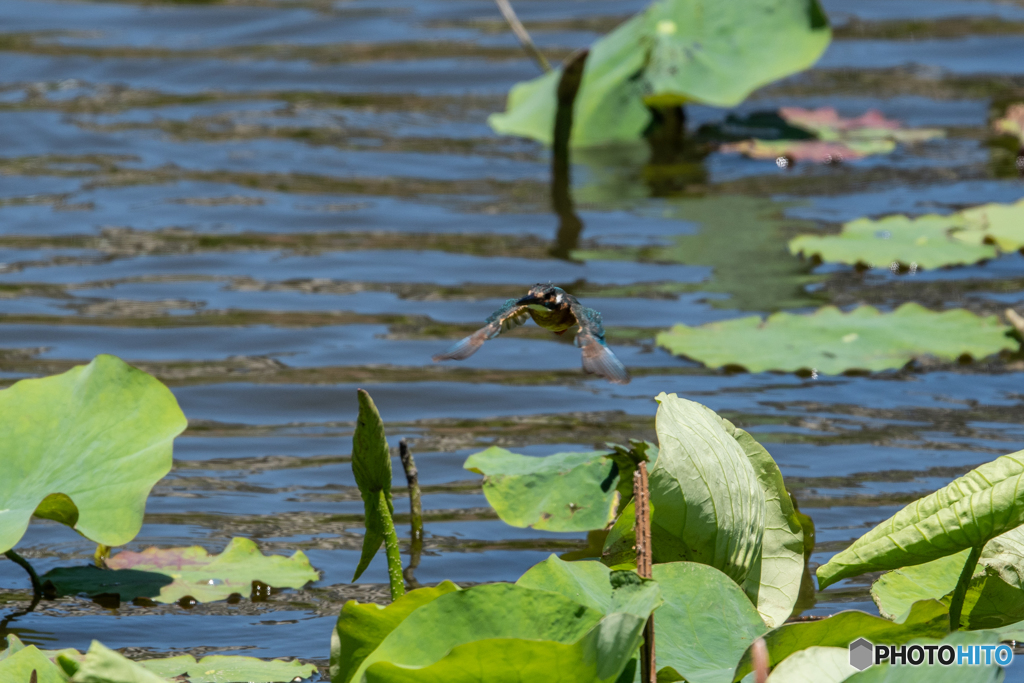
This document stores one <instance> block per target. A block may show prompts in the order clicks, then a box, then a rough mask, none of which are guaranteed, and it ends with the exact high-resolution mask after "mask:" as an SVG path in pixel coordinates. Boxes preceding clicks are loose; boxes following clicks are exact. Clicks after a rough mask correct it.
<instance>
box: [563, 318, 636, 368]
mask: <svg viewBox="0 0 1024 683" xmlns="http://www.w3.org/2000/svg"><path fill="white" fill-rule="evenodd" d="M570 308H571V310H572V314H573V315H574V316H576V322H577V323H579V326H580V331H579V332H577V333H576V346H578V347H580V351H582V352H583V370H584V371H586V372H589V373H591V374H594V375H599V376H601V377H604V378H605V379H607V380H608V381H609V382H612V383H613V384H629V380H630V377H629V372H628V371H627V370H626V366H624V365H623V364H622V362H621V361H620V360H619V359H618V358H616V357H615V354H614V353H612V350H611V349H609V348H608V345H607V344H606V343H605V341H604V325H602V324H601V314H600V313H598V312H597V311H595V310H594V309H593V308H587V307H586V306H584V305H582V304H581V303H580V302H579V301H575V300H573V301H572V302H571V303H570Z"/></svg>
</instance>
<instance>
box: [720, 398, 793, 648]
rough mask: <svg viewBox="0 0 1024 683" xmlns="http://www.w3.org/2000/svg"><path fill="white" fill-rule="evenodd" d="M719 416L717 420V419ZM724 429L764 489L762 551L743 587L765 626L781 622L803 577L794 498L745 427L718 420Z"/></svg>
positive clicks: (769, 458) (772, 625)
mask: <svg viewBox="0 0 1024 683" xmlns="http://www.w3.org/2000/svg"><path fill="white" fill-rule="evenodd" d="M719 419H721V418H719ZM722 424H723V426H724V427H725V429H726V431H727V432H729V433H730V434H731V435H732V437H733V438H734V439H736V441H737V442H738V443H739V444H740V446H741V447H742V448H743V452H744V453H746V455H747V458H749V459H750V464H751V465H752V466H753V467H754V473H755V474H756V475H757V479H758V481H759V482H760V484H761V488H762V489H763V490H764V496H765V521H764V535H763V537H762V539H761V552H760V553H759V554H758V555H757V557H756V558H755V559H754V563H753V564H752V565H751V568H750V573H749V574H747V578H746V579H745V580H744V582H743V590H744V591H746V593H747V596H748V597H749V598H750V600H751V602H753V603H754V605H756V606H757V611H758V612H759V613H760V614H761V617H762V618H763V619H764V622H765V623H766V624H768V626H769V627H772V628H774V627H775V626H780V625H782V623H783V622H785V621H786V619H788V618H789V615H790V614H792V613H793V607H794V606H795V605H796V601H797V598H798V597H799V596H800V581H801V580H802V579H803V575H804V532H803V528H802V527H801V526H800V518H799V516H798V515H797V512H796V509H795V508H794V507H793V500H792V498H790V496H789V492H788V491H786V484H785V482H784V481H783V480H782V472H781V471H779V466H778V465H776V464H775V460H773V459H772V456H771V455H770V454H769V453H768V451H767V450H765V447H764V446H762V445H761V444H759V443H758V442H757V440H756V439H754V437H752V436H751V435H750V434H748V433H747V432H746V431H744V430H742V429H739V428H738V427H736V426H734V425H733V424H732V423H731V422H729V421H728V420H724V419H722Z"/></svg>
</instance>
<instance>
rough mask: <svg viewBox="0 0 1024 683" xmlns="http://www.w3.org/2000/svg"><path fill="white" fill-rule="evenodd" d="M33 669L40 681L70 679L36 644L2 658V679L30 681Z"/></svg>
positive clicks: (60, 682) (51, 682) (50, 682)
mask: <svg viewBox="0 0 1024 683" xmlns="http://www.w3.org/2000/svg"><path fill="white" fill-rule="evenodd" d="M33 671H35V672H36V680H37V682H38V683H67V680H68V679H67V676H65V675H64V673H63V671H62V670H61V669H60V667H58V666H57V665H56V664H54V663H53V662H52V661H50V659H49V658H48V657H47V656H46V655H45V654H44V653H43V652H41V651H40V650H39V649H38V648H37V647H36V646H35V645H29V646H28V647H22V648H20V649H19V650H18V651H17V652H15V653H12V654H11V655H10V656H9V657H4V658H3V659H0V681H11V683H15V682H17V683H22V682H23V681H24V682H25V683H28V680H29V678H30V677H31V676H32V672H33ZM161 683H163V681H161Z"/></svg>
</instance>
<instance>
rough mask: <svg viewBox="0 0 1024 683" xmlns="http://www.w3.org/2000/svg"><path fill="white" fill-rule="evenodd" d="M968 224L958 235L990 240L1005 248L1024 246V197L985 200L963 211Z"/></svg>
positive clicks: (962, 238) (976, 241) (968, 238)
mask: <svg viewBox="0 0 1024 683" xmlns="http://www.w3.org/2000/svg"><path fill="white" fill-rule="evenodd" d="M960 215H961V216H962V217H963V219H964V221H965V223H966V226H965V228H966V229H964V230H962V231H960V232H957V233H955V237H956V238H957V239H960V240H964V241H969V242H971V243H975V244H976V243H978V242H990V243H994V244H996V245H997V246H998V247H999V248H1000V249H1001V250H1003V251H1016V250H1017V249H1024V199H1022V200H1021V201H1019V202H1017V203H1016V204H984V205H982V206H978V207H975V208H973V209H965V210H964V211H961V212H960Z"/></svg>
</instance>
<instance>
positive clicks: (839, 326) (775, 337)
mask: <svg viewBox="0 0 1024 683" xmlns="http://www.w3.org/2000/svg"><path fill="white" fill-rule="evenodd" d="M1007 329H1008V328H1006V327H1005V326H1004V325H1002V323H1000V322H999V319H998V318H997V317H996V316H994V315H992V316H977V315H975V314H973V313H971V312H970V311H965V310H960V309H955V310H950V311H943V312H941V313H935V312H934V311H929V310H928V309H926V308H924V307H923V306H920V305H918V304H915V303H907V304H903V305H902V306H900V307H899V308H897V309H896V310H895V311H893V312H891V313H882V312H881V311H879V310H878V309H876V308H874V307H872V306H859V307H857V308H855V309H853V310H852V311H850V312H849V313H844V312H843V311H841V310H839V309H838V308H836V307H835V306H826V307H824V308H821V309H819V310H818V311H816V312H815V313H813V314H810V315H802V314H793V313H775V314H773V315H771V316H769V317H768V318H767V319H766V320H764V319H762V318H761V317H760V316H750V317H747V318H737V319H734V320H727V321H724V322H715V323H707V324H705V325H700V326H698V327H689V326H687V325H676V326H675V327H673V328H672V329H670V330H668V331H667V332H662V333H660V334H658V336H657V337H656V340H657V343H658V345H660V346H663V347H664V348H666V349H668V350H669V351H671V352H672V353H675V354H677V355H681V356H687V357H689V358H692V359H694V360H696V361H699V362H701V363H704V364H705V365H707V366H708V367H712V368H720V367H723V366H726V365H729V366H741V367H744V368H746V369H747V370H749V371H751V372H762V371H765V370H781V371H795V370H803V369H806V370H816V371H817V372H819V373H823V374H838V373H841V372H844V371H847V370H869V371H879V370H888V369H893V368H900V367H903V366H904V365H906V364H907V362H909V361H911V360H913V359H915V358H918V357H921V356H934V357H936V358H938V359H940V360H944V361H953V360H956V359H957V358H959V357H961V356H962V355H964V354H967V355H969V356H971V357H973V358H985V357H987V356H990V355H992V354H994V353H998V352H999V351H1002V350H1004V349H1005V350H1013V349H1015V348H1017V346H1018V344H1017V343H1016V342H1015V341H1014V340H1013V339H1011V338H1010V337H1008V336H1007V335H1006V332H1007Z"/></svg>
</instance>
